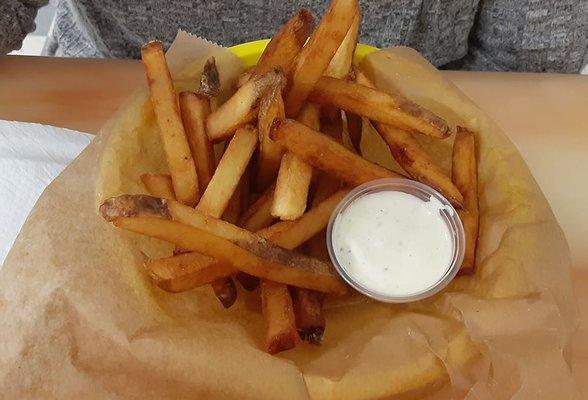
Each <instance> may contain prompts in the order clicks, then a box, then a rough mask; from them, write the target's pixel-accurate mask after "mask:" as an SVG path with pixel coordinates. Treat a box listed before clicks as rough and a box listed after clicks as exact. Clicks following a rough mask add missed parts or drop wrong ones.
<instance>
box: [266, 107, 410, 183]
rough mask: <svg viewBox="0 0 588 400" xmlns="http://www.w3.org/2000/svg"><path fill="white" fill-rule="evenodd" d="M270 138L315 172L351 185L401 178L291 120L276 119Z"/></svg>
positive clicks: (325, 136)
mask: <svg viewBox="0 0 588 400" xmlns="http://www.w3.org/2000/svg"><path fill="white" fill-rule="evenodd" d="M270 138H271V139H273V140H275V141H277V142H278V143H281V144H282V145H283V146H284V147H286V148H287V149H288V151H291V152H292V153H294V154H296V155H298V156H299V157H300V158H301V159H303V160H304V161H306V162H307V163H308V164H310V165H312V166H313V167H315V168H318V169H320V170H323V171H326V172H328V173H329V174H331V175H334V176H336V177H337V178H339V179H341V180H343V181H345V182H348V183H349V184H351V185H361V184H362V183H365V182H369V181H372V180H374V179H380V178H401V177H403V176H402V175H400V174H397V173H395V172H392V171H390V170H388V169H386V168H384V167H380V166H379V165H376V164H374V163H371V162H369V161H367V160H365V159H363V158H361V157H360V156H358V155H357V154H354V153H352V152H351V151H349V150H347V149H346V148H345V147H344V146H343V145H341V144H339V143H337V142H336V141H334V140H333V139H331V138H330V137H328V136H327V135H323V134H321V133H320V132H317V131H314V130H312V129H310V128H307V127H306V126H304V125H303V124H301V123H299V122H296V121H294V120H291V119H276V120H275V122H274V124H273V126H272V131H271V133H270Z"/></svg>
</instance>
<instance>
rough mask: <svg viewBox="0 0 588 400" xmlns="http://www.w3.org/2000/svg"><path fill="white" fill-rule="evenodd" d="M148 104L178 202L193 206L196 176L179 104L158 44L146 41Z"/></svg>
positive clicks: (161, 47)
mask: <svg viewBox="0 0 588 400" xmlns="http://www.w3.org/2000/svg"><path fill="white" fill-rule="evenodd" d="M141 59H142V60H143V64H144V66H145V72H146V74H147V81H148V83H149V92H150V94H151V104H152V105H153V111H154V112H155V117H156V119H157V125H158V126H159V131H160V135H161V141H162V142H163V149H164V151H165V155H166V159H167V164H168V167H169V170H170V174H171V177H172V182H173V186H174V192H175V194H176V196H177V198H178V200H179V201H181V202H182V203H185V204H187V205H191V206H193V205H195V204H196V200H197V198H198V177H197V175H196V167H195V166H194V159H193V158H192V153H191V152H190V146H189V144H188V139H187V138H186V132H185V131H184V126H183V125H182V120H181V117H180V110H179V107H178V101H177V98H176V94H175V92H174V86H173V83H172V79H171V75H170V73H169V69H168V68H167V63H166V60H165V55H164V53H163V45H162V43H161V42H158V41H154V42H149V43H147V44H146V45H144V46H143V47H141Z"/></svg>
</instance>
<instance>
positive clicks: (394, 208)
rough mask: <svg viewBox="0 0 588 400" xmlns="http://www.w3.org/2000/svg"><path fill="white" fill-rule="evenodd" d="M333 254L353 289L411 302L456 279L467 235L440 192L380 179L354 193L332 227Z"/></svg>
mask: <svg viewBox="0 0 588 400" xmlns="http://www.w3.org/2000/svg"><path fill="white" fill-rule="evenodd" d="M327 248H328V251H329V256H330V258H331V260H332V262H333V264H334V266H335V268H336V270H337V271H338V272H339V274H340V275H341V276H342V277H343V279H344V280H345V281H346V282H347V283H348V284H349V285H351V286H352V287H353V288H355V289H356V290H358V291H359V292H361V293H363V294H364V295H366V296H369V297H371V298H373V299H376V300H379V301H383V302H389V303H407V302H411V301H416V300H420V299H424V298H426V297H429V296H432V295H434V294H436V293H438V292H439V291H441V290H442V289H443V288H445V287H446V286H447V285H448V284H449V282H450V281H451V280H452V279H453V278H454V277H455V275H456V274H457V272H458V271H459V268H460V266H461V263H462V260H463V255H464V250H465V236H464V231H463V226H462V223H461V220H460V219H459V216H458V214H457V212H456V211H455V209H454V208H453V206H452V205H451V204H450V203H449V201H447V199H445V198H444V197H443V196H442V195H441V194H440V193H439V192H437V191H436V190H434V189H433V188H431V187H429V186H427V185H424V184H422V183H419V182H416V181H411V180H408V179H380V180H376V181H372V182H368V183H365V184H363V185H361V186H358V187H357V188H355V189H354V190H352V191H351V192H350V193H349V194H348V195H347V196H346V197H345V198H344V199H343V200H342V201H341V202H340V203H339V205H338V206H337V207H336V208H335V210H334V212H333V214H332V215H331V219H330V221H329V225H328V227H327Z"/></svg>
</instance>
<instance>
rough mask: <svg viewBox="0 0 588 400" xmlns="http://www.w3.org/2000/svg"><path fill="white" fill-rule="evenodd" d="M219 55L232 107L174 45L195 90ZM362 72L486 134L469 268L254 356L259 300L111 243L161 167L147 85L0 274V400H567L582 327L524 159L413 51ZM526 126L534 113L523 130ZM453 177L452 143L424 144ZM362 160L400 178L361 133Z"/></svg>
mask: <svg viewBox="0 0 588 400" xmlns="http://www.w3.org/2000/svg"><path fill="white" fill-rule="evenodd" d="M212 54H214V55H215V56H216V57H217V63H218V65H219V68H220V72H221V77H222V79H223V89H224V95H227V94H228V92H229V88H230V86H231V82H232V81H233V80H234V79H235V78H236V76H237V75H238V73H239V71H240V70H241V67H240V65H239V63H238V61H237V60H236V59H235V58H234V57H232V56H230V55H229V54H228V53H226V52H225V51H224V50H223V49H221V48H218V47H216V46H214V45H212V44H210V43H208V42H205V41H203V40H201V39H198V38H194V37H191V36H189V35H187V34H184V33H180V34H179V35H178V38H177V39H176V42H175V43H174V45H173V46H172V49H170V51H169V52H168V59H169V62H170V65H171V69H172V73H173V74H174V77H175V78H176V84H177V86H178V88H189V87H194V86H195V85H196V82H197V77H198V74H199V71H200V67H201V66H202V64H203V62H204V60H205V58H206V57H207V56H209V55H212ZM362 68H363V69H364V70H365V71H366V72H367V73H368V74H370V75H371V76H372V77H373V78H374V79H375V81H376V84H377V85H378V87H380V88H381V89H383V90H387V91H397V92H400V93H402V94H403V95H405V96H407V97H408V98H410V99H412V100H414V101H416V102H418V103H420V104H422V105H424V106H427V107H429V108H431V109H432V110H433V111H435V112H437V113H438V114H440V115H441V116H442V117H444V118H446V119H447V120H448V121H449V122H450V123H451V124H452V125H454V124H457V123H459V124H463V125H465V126H468V127H470V128H472V129H473V130H475V131H476V132H477V133H478V136H477V139H478V142H479V177H480V196H481V197H480V210H481V231H480V242H479V251H478V271H477V273H476V275H475V276H473V277H464V278H458V279H456V280H455V281H454V282H453V283H452V284H451V285H450V287H449V288H448V289H447V290H445V291H444V292H443V293H441V294H439V295H437V296H435V297H433V298H431V299H428V300H426V301H422V302H418V303H414V304H410V305H405V306H398V305H385V304H381V303H376V302H372V301H368V300H367V299H365V298H363V297H361V296H358V295H354V296H351V297H349V298H347V299H339V300H337V301H332V302H330V303H329V304H328V305H327V310H326V316H327V331H326V334H325V341H324V344H323V346H321V347H316V346H311V345H308V344H303V345H300V346H299V347H297V348H296V349H294V350H292V351H289V352H285V353H282V354H280V355H278V356H270V355H268V354H265V353H264V352H263V350H262V347H261V345H262V337H263V329H264V328H263V320H262V317H261V315H260V313H259V308H260V305H259V299H258V296H257V295H256V294H247V293H243V292H241V293H240V295H239V299H238V301H237V303H236V304H235V305H234V306H233V307H232V308H231V309H229V310H224V309H222V308H221V307H220V306H219V304H218V302H217V300H216V299H215V298H214V296H213V295H212V292H211V290H210V289H209V288H208V287H205V288H200V289H197V290H192V291H190V292H186V293H182V294H168V293H165V292H163V291H161V290H159V289H158V288H156V287H154V286H153V285H152V284H151V283H150V282H149V280H148V279H147V278H146V277H145V276H144V274H143V273H142V271H141V263H142V261H143V260H144V258H145V254H147V255H155V254H163V253H165V252H166V251H169V246H165V245H163V244H161V243H157V242H155V241H149V240H143V239H141V240H138V239H137V237H135V236H132V235H128V234H125V233H122V232H119V231H116V230H115V229H114V228H112V227H111V226H110V225H109V224H107V223H105V222H104V221H102V220H101V219H100V218H99V216H98V215H97V213H96V193H95V182H96V181H98V192H97V194H98V199H100V198H102V197H105V196H109V195H115V194H119V193H120V192H123V191H124V192H136V193H139V192H142V191H143V188H142V187H141V186H140V184H139V183H138V179H137V178H138V176H139V175H140V173H142V172H158V171H165V170H166V167H165V163H164V162H163V155H162V153H161V149H160V143H159V136H158V132H157V127H156V126H155V123H154V119H153V113H152V110H151V109H150V106H149V103H148V101H147V96H146V91H145V89H142V90H140V91H139V92H138V93H136V94H135V95H134V96H132V98H131V99H129V101H128V102H127V103H126V105H124V106H123V107H122V108H121V110H120V111H119V112H118V113H117V115H116V116H114V117H113V119H112V120H111V121H110V122H109V123H108V124H107V125H106V126H105V127H104V129H103V130H102V132H101V134H100V135H99V136H98V137H97V138H96V139H95V140H94V142H93V143H92V144H91V145H90V146H89V147H88V148H87V149H86V150H85V151H84V152H83V153H82V154H81V155H80V156H79V157H78V159H76V160H75V161H74V163H72V164H71V165H70V166H69V167H68V168H67V169H66V170H65V171H64V172H63V173H62V174H61V175H60V176H59V177H58V178H57V179H56V180H55V181H54V182H53V183H52V184H51V185H50V186H49V187H48V188H47V189H46V191H45V192H44V193H43V195H42V196H41V198H40V199H39V201H38V203H37V205H36V206H35V208H34V210H33V211H32V213H31V214H30V216H29V218H28V220H27V222H26V224H25V225H24V227H23V229H22V231H21V234H20V235H19V237H18V239H17V241H16V243H15V245H14V247H13V249H12V251H11V252H10V253H9V255H8V257H7V259H6V261H5V264H4V267H3V269H2V270H0V328H1V329H0V398H6V399H13V398H19V399H27V398H61V399H70V398H71V399H78V398H88V399H90V398H100V399H103V398H129V399H134V398H137V399H139V398H140V399H161V398H173V399H182V398H235V399H246V398H252V399H306V398H313V399H327V398H329V399H362V398H365V399H368V398H369V399H375V398H429V399H447V398H455V399H461V398H467V399H568V398H575V397H577V396H578V394H577V393H576V390H575V386H574V383H573V381H572V379H571V376H570V371H569V367H568V365H567V363H566V351H567V344H568V339H569V337H570V334H571V332H572V331H573V329H574V327H575V323H576V310H575V306H574V304H573V300H572V290H571V283H570V261H569V251H568V248H567V244H566V242H565V239H564V236H563V233H562V231H561V229H560V228H559V226H558V224H557V222H556V221H555V218H554V216H553V214H552V212H551V210H550V208H549V205H548V204H547V202H546V200H545V198H544V197H543V195H542V193H541V191H540V189H539V188H538V186H537V184H536V183H535V181H534V180H533V177H532V176H531V175H530V173H529V171H528V169H527V167H526V165H525V164H524V162H523V160H522V159H521V157H520V155H519V154H518V152H517V151H516V149H515V148H514V146H513V145H512V144H511V143H510V141H509V140H508V139H507V138H506V137H505V135H504V134H503V133H502V132H501V131H500V129H499V128H498V127H497V126H496V125H495V124H494V123H493V122H492V121H490V120H489V119H488V118H487V117H486V116H485V115H484V113H483V112H482V111H480V110H479V109H478V108H477V107H476V106H475V105H473V104H472V103H471V101H469V100H468V99H467V98H466V97H465V96H463V95H462V94H461V93H460V92H459V91H458V90H457V89H456V88H455V87H454V86H453V85H451V84H450V83H449V82H447V81H445V80H444V79H443V78H442V77H441V75H440V74H439V73H438V72H437V71H436V70H435V69H434V68H433V67H432V66H431V65H430V64H428V63H427V62H426V61H425V60H424V59H423V58H422V57H420V56H419V55H418V54H417V53H415V52H414V51H412V50H410V49H405V48H394V49H389V50H385V51H380V52H378V53H375V54H373V55H371V56H370V57H369V58H368V59H367V60H366V61H364V63H363V65H362ZM521 118H532V116H521ZM421 139H422V142H423V144H424V145H425V146H426V147H427V149H428V150H429V151H431V153H432V154H434V156H435V158H436V159H438V160H440V162H441V163H442V165H443V166H444V167H445V168H446V169H447V170H449V167H450V153H451V141H450V140H447V141H445V142H440V141H433V140H426V138H421ZM362 149H363V151H364V152H365V154H366V155H367V156H368V157H369V158H371V159H372V160H374V161H377V162H379V163H382V164H384V165H387V166H390V167H392V168H398V167H397V165H395V164H394V163H393V161H392V160H391V159H390V156H389V154H388V152H387V150H386V148H385V146H383V143H382V142H381V140H380V139H379V137H377V135H376V134H374V132H373V131H371V130H370V129H369V128H366V130H365V132H364V137H363V141H362Z"/></svg>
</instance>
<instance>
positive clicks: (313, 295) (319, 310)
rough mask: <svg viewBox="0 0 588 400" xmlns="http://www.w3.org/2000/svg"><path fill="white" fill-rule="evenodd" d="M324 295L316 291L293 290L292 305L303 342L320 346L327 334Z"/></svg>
mask: <svg viewBox="0 0 588 400" xmlns="http://www.w3.org/2000/svg"><path fill="white" fill-rule="evenodd" d="M322 297H323V295H322V293H319V292H315V291H314V290H308V289H301V288H292V303H293V306H294V316H295V317H296V328H297V329H298V333H299V335H300V337H301V338H302V340H305V341H307V342H309V343H311V344H316V345H319V344H321V343H322V341H323V334H324V332H325V326H326V321H325V315H324V313H323V300H322Z"/></svg>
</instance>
